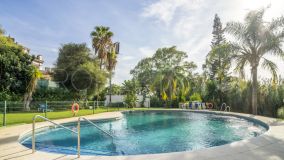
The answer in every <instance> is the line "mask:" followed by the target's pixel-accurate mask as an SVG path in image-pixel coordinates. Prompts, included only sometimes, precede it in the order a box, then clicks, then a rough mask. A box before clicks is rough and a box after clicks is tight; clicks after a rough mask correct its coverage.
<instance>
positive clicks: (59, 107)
mask: <svg viewBox="0 0 284 160" xmlns="http://www.w3.org/2000/svg"><path fill="white" fill-rule="evenodd" d="M73 103H78V104H79V106H80V111H79V112H78V113H77V115H79V116H82V115H90V114H95V113H100V112H106V111H115V110H120V109H121V108H124V107H126V106H124V104H123V103H112V104H109V105H107V106H106V105H105V102H104V101H76V102H74V101H32V102H31V103H30V104H29V106H28V108H27V107H26V108H25V107H24V102H22V101H0V126H6V125H11V124H18V123H31V121H32V117H33V116H34V115H37V114H40V115H42V116H45V117H46V118H49V119H58V118H67V117H72V116H74V113H73V112H72V111H71V108H72V104H73Z"/></svg>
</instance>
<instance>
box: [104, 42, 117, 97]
mask: <svg viewBox="0 0 284 160" xmlns="http://www.w3.org/2000/svg"><path fill="white" fill-rule="evenodd" d="M116 54H117V53H116V49H115V45H113V47H111V49H110V51H109V52H107V66H106V69H107V70H108V72H109V102H111V94H112V84H111V79H112V71H113V70H114V69H115V66H116V63H117V59H116V57H117V56H116Z"/></svg>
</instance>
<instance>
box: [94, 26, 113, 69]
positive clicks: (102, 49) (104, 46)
mask: <svg viewBox="0 0 284 160" xmlns="http://www.w3.org/2000/svg"><path fill="white" fill-rule="evenodd" d="M112 36H113V33H112V32H111V31H110V30H109V27H105V26H96V27H95V30H94V31H93V32H91V37H92V44H93V48H94V49H95V52H96V54H97V55H98V58H99V59H100V68H101V69H102V66H103V63H105V62H106V59H107V53H108V52H109V50H110V48H111V47H112V46H113V44H112V40H111V38H112Z"/></svg>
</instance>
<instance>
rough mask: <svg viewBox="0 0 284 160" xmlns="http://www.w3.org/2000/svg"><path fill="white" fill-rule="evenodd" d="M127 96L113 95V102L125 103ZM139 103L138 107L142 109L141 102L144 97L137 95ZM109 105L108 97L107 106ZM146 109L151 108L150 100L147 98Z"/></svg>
mask: <svg viewBox="0 0 284 160" xmlns="http://www.w3.org/2000/svg"><path fill="white" fill-rule="evenodd" d="M124 96H125V95H111V102H112V103H117V102H123V101H124ZM137 98H138V102H137V103H136V107H141V102H142V100H143V96H142V95H137ZM108 104H109V95H106V100H105V105H108ZM144 106H145V107H150V98H146V99H145V102H144Z"/></svg>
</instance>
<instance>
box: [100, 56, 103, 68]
mask: <svg viewBox="0 0 284 160" xmlns="http://www.w3.org/2000/svg"><path fill="white" fill-rule="evenodd" d="M102 68H103V59H101V62H100V70H102Z"/></svg>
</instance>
